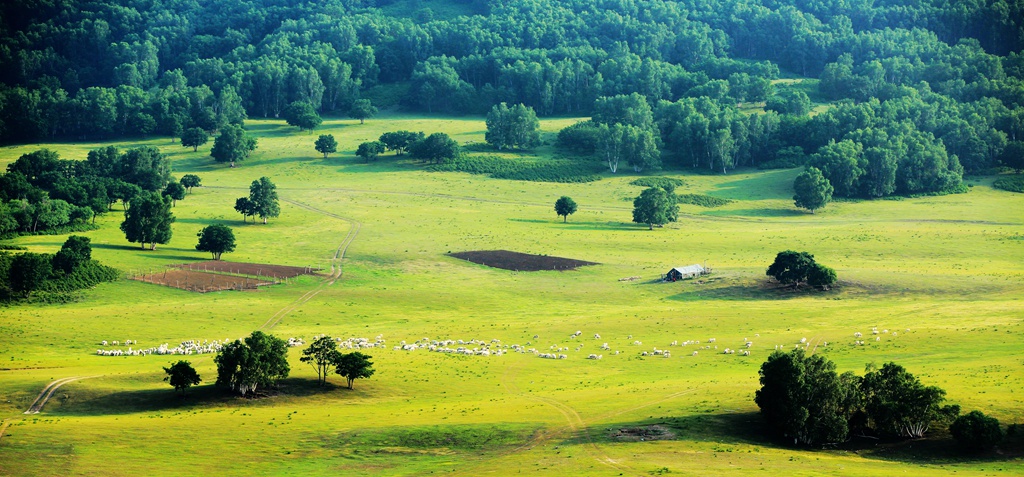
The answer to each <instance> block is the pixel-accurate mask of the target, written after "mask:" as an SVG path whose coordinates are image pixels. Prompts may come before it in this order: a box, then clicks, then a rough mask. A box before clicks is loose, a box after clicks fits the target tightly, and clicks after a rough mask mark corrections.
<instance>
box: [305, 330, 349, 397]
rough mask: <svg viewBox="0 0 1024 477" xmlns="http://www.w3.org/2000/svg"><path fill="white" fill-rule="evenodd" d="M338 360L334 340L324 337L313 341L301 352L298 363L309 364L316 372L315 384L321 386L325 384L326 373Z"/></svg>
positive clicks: (339, 354) (338, 354) (336, 345)
mask: <svg viewBox="0 0 1024 477" xmlns="http://www.w3.org/2000/svg"><path fill="white" fill-rule="evenodd" d="M340 359H341V353H340V352H339V351H338V344H337V343H335V342H334V338H331V337H330V336H326V335H324V336H321V337H319V338H317V339H315V340H313V342H312V343H310V344H309V347H308V348H306V349H304V350H302V357H301V358H299V361H301V362H303V363H309V365H310V366H312V367H313V369H315V370H316V379H317V383H318V384H319V385H321V386H323V385H324V384H326V383H327V372H328V371H329V370H330V367H331V366H332V365H334V364H335V363H337V362H338V361H339V360H340Z"/></svg>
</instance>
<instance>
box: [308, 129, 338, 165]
mask: <svg viewBox="0 0 1024 477" xmlns="http://www.w3.org/2000/svg"><path fill="white" fill-rule="evenodd" d="M313 146H314V148H316V152H319V153H321V154H323V155H324V159H327V155H328V154H333V153H335V152H338V141H335V140H334V135H333V134H321V135H320V137H318V138H316V143H314V144H313Z"/></svg>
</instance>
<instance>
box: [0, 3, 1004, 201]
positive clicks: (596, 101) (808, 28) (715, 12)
mask: <svg viewBox="0 0 1024 477" xmlns="http://www.w3.org/2000/svg"><path fill="white" fill-rule="evenodd" d="M389 3H390V2H388V1H386V0H385V1H376V2H372V3H371V2H364V1H361V0H331V1H325V2H314V3H300V4H282V3H281V2H276V1H273V2H272V1H267V0H249V1H242V2H235V3H232V4H231V6H223V5H206V4H200V3H188V2H185V3H182V2H174V3H166V2H160V1H157V2H150V1H147V2H137V1H128V2H113V1H109V0H99V1H95V2H89V3H85V4H83V3H80V2H73V1H71V0H59V1H55V2H48V3H46V4H43V5H38V4H37V3H36V2H28V1H11V2H4V4H3V5H2V6H0V63H2V64H4V65H9V66H10V67H8V68H4V69H3V71H0V142H5V143H10V142H31V141H37V140H42V139H82V138H89V139H100V138H109V137H117V136H134V135H142V134H163V135H169V136H172V137H178V136H180V135H181V134H182V133H183V132H184V131H186V130H188V129H190V128H201V129H204V130H206V131H214V130H219V129H221V128H224V127H226V126H227V125H230V124H236V125H237V124H240V123H241V122H242V121H243V120H244V119H245V118H246V117H281V116H283V115H285V114H286V113H287V112H288V111H289V110H292V111H296V108H301V109H302V111H308V110H312V111H314V112H319V113H324V112H331V111H356V112H353V115H354V116H357V115H360V114H365V108H363V107H364V106H366V103H365V102H362V103H358V102H359V101H360V100H361V99H362V100H366V99H367V98H372V99H373V100H374V102H376V103H378V104H377V106H390V105H393V104H396V103H399V104H401V105H402V106H404V107H406V108H409V109H411V110H415V111H423V112H431V113H434V112H450V113H475V114H483V113H486V112H487V111H488V110H490V108H492V107H493V106H494V105H496V104H500V103H502V102H505V103H508V104H509V105H515V104H520V103H521V104H523V105H525V106H528V107H531V108H533V109H534V110H535V111H536V112H537V113H538V114H540V115H541V116H545V115H552V114H582V115H586V114H591V113H594V114H598V113H599V111H600V104H601V101H602V100H601V98H612V97H616V96H619V95H631V94H634V93H635V94H638V95H639V96H641V97H642V98H643V99H644V100H645V101H646V103H647V104H648V105H649V106H650V107H651V108H652V110H653V111H655V112H656V116H655V122H654V123H652V124H656V125H657V131H656V132H657V133H658V134H657V135H655V136H654V138H655V139H656V140H658V141H660V143H659V144H658V145H659V146H663V147H664V149H665V152H666V153H667V154H666V157H667V159H668V160H670V161H671V162H672V163H674V164H679V165H683V164H685V165H696V166H698V167H708V168H711V169H718V170H723V171H728V170H729V169H730V168H733V167H739V166H751V165H754V166H756V165H764V164H776V165H778V164H783V165H785V164H802V163H803V162H804V161H805V160H806V158H807V157H808V156H811V155H814V154H817V153H818V152H819V150H820V149H821V148H823V147H826V146H828V145H829V144H831V143H832V142H835V143H842V142H843V141H847V140H848V141H851V142H852V143H856V144H859V145H860V147H861V148H862V149H863V156H864V157H862V158H858V157H854V161H856V162H858V164H860V165H859V166H858V167H860V168H861V169H864V170H865V171H866V172H865V173H863V174H861V175H860V176H859V177H858V178H856V179H855V180H853V181H852V182H850V183H843V184H837V183H836V182H842V181H836V180H832V177H829V176H830V175H831V174H832V172H831V171H832V168H825V167H821V166H816V167H818V168H819V169H820V170H821V171H822V172H823V173H825V175H826V176H827V177H829V179H830V180H831V181H832V182H833V185H834V186H835V188H836V195H839V196H843V195H863V196H881V195H887V194H888V193H890V192H887V191H888V190H889V189H893V192H892V193H918V192H928V191H929V189H933V188H936V187H947V188H948V187H956V186H957V184H950V183H949V182H950V181H949V180H948V179H949V178H954V179H955V177H956V176H958V174H959V170H960V168H961V167H962V168H963V169H964V170H966V171H968V172H971V171H979V170H984V169H985V168H987V167H990V166H993V165H997V164H999V163H1000V161H1003V160H1008V159H1012V158H1014V157H1016V156H1014V155H1012V154H1006V151H1007V150H1008V149H1009V150H1011V151H1013V150H1016V151H1020V150H1022V149H1021V141H1022V140H1024V109H1022V106H1024V85H1022V83H1021V77H1022V74H1024V57H1022V56H1021V53H1020V50H1021V47H1022V46H1024V28H1022V26H1021V21H1022V18H1024V12H1021V6H1020V4H1019V3H1017V2H1008V1H1005V0H994V1H989V2H970V3H963V2H949V1H947V0H920V1H915V2H910V3H907V2H902V1H901V2H897V1H889V0H879V1H875V2H834V1H803V0H800V1H796V0H779V1H755V2H749V1H740V0H684V1H681V2H675V1H671V2H670V1H665V0H641V1H638V2H618V1H606V2H599V4H594V2H590V1H584V0H567V1H566V0H562V1H554V0H509V1H502V2H496V1H492V2H487V1H481V0H463V1H460V2H457V3H456V4H455V5H454V6H453V9H452V10H451V11H452V12H454V13H450V14H447V15H446V16H444V17H443V18H442V17H440V16H437V15H435V14H434V12H432V11H430V10H429V9H421V10H418V11H415V12H411V11H408V10H407V9H403V8H402V7H399V6H397V5H394V6H389V5H388V4H389ZM373 5H375V6H373ZM781 71H788V72H792V73H795V74H797V75H801V76H809V77H816V78H819V79H820V82H818V83H817V85H816V86H815V85H814V83H809V85H810V86H809V87H804V88H802V89H801V91H797V92H794V91H793V90H794V87H791V86H787V85H785V84H781V85H776V84H774V83H775V80H776V79H778V78H779V77H780V74H781ZM797 89H800V88H797ZM801 94H802V95H803V96H801ZM808 94H809V95H810V96H813V97H816V98H819V99H826V100H829V101H838V102H840V105H839V107H836V108H833V109H831V110H829V111H828V112H826V113H824V114H820V115H817V116H815V117H814V118H811V117H809V116H808V115H807V114H806V113H807V111H808V106H809V98H808V97H807V95H808ZM751 102H753V103H758V104H759V103H761V102H765V103H767V105H768V107H769V111H770V112H769V113H768V114H766V115H760V114H758V115H754V116H747V115H744V114H739V113H738V109H737V105H738V104H742V103H751ZM370 106H371V107H373V105H372V104H371V105H370ZM360 110H362V111H364V112H363V113H359V112H358V111H360ZM371 114H372V113H371ZM300 118H312V116H310V115H308V114H304V115H300ZM752 118H754V119H752ZM594 119H595V122H596V123H598V124H605V125H607V126H608V127H609V128H611V130H612V131H613V132H612V135H613V136H614V137H620V136H621V137H626V136H628V137H629V139H628V141H627V140H626V139H623V141H624V142H632V143H636V142H637V141H639V142H640V143H641V144H640V145H639V146H634V149H637V150H640V151H643V150H644V149H645V148H646V147H647V141H648V137H647V134H648V132H655V130H654V129H652V128H650V127H645V125H637V124H630V123H628V122H621V121H617V122H612V121H607V120H604V119H601V118H600V117H598V116H595V118H594ZM307 124H308V123H307ZM615 124H622V128H621V129H614V128H615ZM646 126H650V125H646ZM300 127H304V126H300ZM314 127H315V126H314ZM628 127H633V128H639V130H630V129H628ZM919 148H924V149H925V150H927V151H928V152H926V153H923V154H921V156H922V157H917V158H914V159H912V160H909V161H905V162H903V161H902V159H901V158H902V154H901V153H902V152H903V151H904V149H906V150H907V151H917V150H918V149H919ZM844 152H849V154H853V155H854V156H856V152H855V151H844ZM638 154H639V155H640V156H643V155H644V153H643V152H640V153H638ZM1018 156H1019V154H1018ZM648 157H649V158H653V157H654V156H653V155H648ZM894 158H895V159H894ZM613 159H614V158H613ZM652 160H653V159H652ZM779 161H781V163H780V162H779ZM893 161H896V164H895V166H894V165H893V164H892V163H893ZM627 162H628V159H627ZM921 164H924V167H929V168H931V169H932V170H931V171H929V172H927V173H924V174H923V175H925V176H927V177H924V178H920V180H919V178H918V177H913V176H916V175H919V174H917V173H916V172H912V171H910V169H914V168H917V167H921ZM935 164H944V165H938V166H935ZM631 165H633V167H634V168H642V169H646V170H651V169H655V168H656V167H657V166H658V165H659V164H657V163H656V162H650V161H648V160H642V159H635V160H634V161H633V163H632V164H631ZM933 166H934V167H933ZM612 167H613V168H614V161H613V165H612ZM901 168H903V169H906V171H905V172H903V173H900V172H899V169H901ZM893 169H895V175H896V178H895V179H894V180H889V176H891V175H892V173H891V172H890V171H891V170H893ZM867 171H876V172H877V173H875V172H872V173H871V174H874V175H871V174H869V173H868V172H867ZM855 175H856V174H855ZM844 180H845V178H844ZM954 182H955V181H954Z"/></svg>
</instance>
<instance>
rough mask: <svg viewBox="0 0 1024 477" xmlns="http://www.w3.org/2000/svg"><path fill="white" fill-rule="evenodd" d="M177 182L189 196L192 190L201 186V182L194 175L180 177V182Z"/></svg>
mask: <svg viewBox="0 0 1024 477" xmlns="http://www.w3.org/2000/svg"><path fill="white" fill-rule="evenodd" d="M178 182H180V183H181V185H182V186H184V187H185V190H186V191H188V193H189V194H191V193H192V188H193V187H199V186H201V185H202V183H203V180H202V179H200V178H199V176H197V175H195V174H185V175H183V176H181V180H179V181H178Z"/></svg>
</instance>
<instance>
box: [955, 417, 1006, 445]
mask: <svg viewBox="0 0 1024 477" xmlns="http://www.w3.org/2000/svg"><path fill="white" fill-rule="evenodd" d="M949 433H950V434H953V438H954V439H956V442H957V444H959V445H960V446H961V447H963V448H966V449H969V450H973V451H983V450H986V449H991V448H992V447H995V445H996V444H998V443H999V442H1000V441H1002V440H1003V429H1002V428H1001V427H999V420H998V419H996V418H994V417H989V416H986V415H985V414H984V413H982V412H981V411H971V412H969V413H967V414H964V415H962V416H960V417H958V418H956V420H955V421H953V424H952V425H950V426H949Z"/></svg>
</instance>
